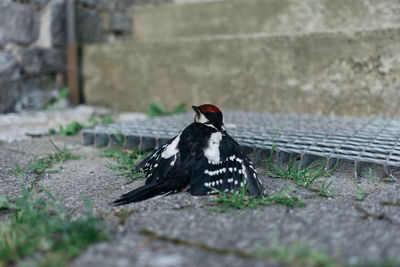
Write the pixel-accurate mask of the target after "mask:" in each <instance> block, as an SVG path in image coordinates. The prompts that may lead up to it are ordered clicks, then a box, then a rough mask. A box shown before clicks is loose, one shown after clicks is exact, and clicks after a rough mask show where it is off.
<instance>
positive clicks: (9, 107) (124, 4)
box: [0, 0, 162, 112]
mask: <svg viewBox="0 0 400 267" xmlns="http://www.w3.org/2000/svg"><path fill="white" fill-rule="evenodd" d="M160 1H161V2H162V0H158V1H157V0H153V1H149V0H147V1H140V0H138V1H136V2H135V1H134V0H76V1H75V2H76V3H75V4H76V32H77V39H78V43H79V44H81V45H82V44H87V43H93V42H105V43H110V42H113V41H115V40H118V39H122V38H127V37H128V36H131V34H132V14H131V12H130V8H131V7H132V5H133V4H135V3H136V4H139V5H140V4H149V3H150V4H157V3H158V2H160ZM66 32H67V31H66V3H65V1H64V0H0V112H10V111H19V110H23V109H39V108H43V107H44V106H45V105H46V104H47V103H48V102H50V101H52V99H54V98H56V97H57V93H58V91H59V89H60V88H61V87H63V86H64V85H65V68H66V55H65V47H66Z"/></svg>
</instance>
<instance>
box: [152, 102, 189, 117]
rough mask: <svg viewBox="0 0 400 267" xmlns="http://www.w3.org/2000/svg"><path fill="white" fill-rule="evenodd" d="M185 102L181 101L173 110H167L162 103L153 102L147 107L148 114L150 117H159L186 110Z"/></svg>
mask: <svg viewBox="0 0 400 267" xmlns="http://www.w3.org/2000/svg"><path fill="white" fill-rule="evenodd" d="M185 106H186V104H185V103H180V104H179V105H177V106H176V107H175V108H174V109H173V110H172V111H167V110H166V109H165V108H164V107H163V106H162V105H161V104H159V103H157V102H153V103H151V104H150V105H149V107H148V108H147V111H146V114H147V116H149V117H157V116H164V115H171V114H179V113H183V112H185Z"/></svg>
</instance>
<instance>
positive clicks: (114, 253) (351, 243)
mask: <svg viewBox="0 0 400 267" xmlns="http://www.w3.org/2000/svg"><path fill="white" fill-rule="evenodd" d="M25 126H26V125H25ZM44 127H45V126H44ZM46 127H47V126H46ZM0 128H1V126H0ZM46 130H47V129H44V131H46ZM50 140H53V141H54V143H55V144H56V145H57V146H59V147H63V146H64V145H65V146H67V147H68V148H71V149H73V153H74V154H76V155H80V156H81V159H79V160H70V161H66V162H64V163H62V164H57V165H54V166H53V169H54V170H58V172H57V173H54V172H51V171H49V172H46V173H45V174H43V175H41V176H40V177H39V176H35V175H34V174H28V175H25V176H24V179H25V181H30V182H32V181H33V182H35V183H36V184H37V185H38V186H43V187H44V188H46V189H48V190H49V191H50V192H51V193H52V194H54V195H55V196H56V197H58V198H60V199H62V201H63V202H64V204H65V205H66V206H67V207H77V209H76V211H75V212H76V213H79V212H82V210H83V208H82V207H83V200H82V198H83V197H86V198H88V199H89V200H90V201H91V202H92V204H93V205H94V211H95V213H96V215H97V216H99V217H100V218H101V219H102V220H104V221H105V223H106V229H105V231H107V232H108V233H109V234H110V239H109V240H107V241H103V242H100V243H97V244H94V245H92V246H90V247H89V248H88V249H87V250H86V251H83V252H82V254H81V255H80V256H79V257H77V258H75V259H74V260H73V261H72V262H71V263H70V265H71V266H280V265H282V264H284V263H287V262H290V259H289V257H290V255H289V252H286V254H287V255H286V254H285V253H284V254H285V255H286V258H285V255H284V256H282V257H279V258H278V257H276V256H271V255H270V256H264V257H255V256H254V254H253V253H252V251H254V250H255V249H257V248H259V247H266V248H269V249H270V250H273V251H278V250H280V251H282V250H283V248H293V247H294V244H297V246H298V247H301V248H309V249H310V250H312V251H320V252H321V253H324V254H326V255H328V256H329V257H330V258H332V259H333V261H334V262H336V263H337V264H338V265H347V264H356V265H360V266H365V265H367V264H369V265H368V266H381V265H382V264H384V263H390V262H391V263H394V264H393V266H396V264H395V263H396V262H397V263H399V264H400V255H399V253H398V252H399V251H400V231H399V229H400V195H399V189H400V185H399V183H398V182H395V181H394V182H393V181H391V182H388V181H385V180H384V179H383V178H384V175H383V171H382V170H381V168H380V167H379V166H373V165H368V166H364V167H363V168H364V169H363V170H362V172H363V173H364V175H363V176H362V177H361V179H360V180H359V181H358V183H355V181H354V180H353V175H352V170H353V166H352V165H351V163H348V162H340V163H339V164H338V166H337V168H336V169H335V170H334V171H332V172H331V174H330V175H327V176H326V177H324V178H321V180H320V181H317V182H316V183H315V185H313V187H312V188H314V189H317V190H309V189H305V188H303V187H300V186H297V185H296V184H295V183H294V182H292V181H290V180H284V179H272V178H270V177H268V176H266V175H262V176H261V178H262V180H263V182H264V184H265V187H266V188H267V189H268V191H269V192H273V191H275V192H276V191H279V190H280V189H281V188H283V187H285V186H290V185H292V187H291V189H290V190H289V191H290V194H291V195H292V196H296V197H298V198H299V199H300V200H301V201H302V202H304V203H305V204H306V206H305V207H295V208H288V207H286V206H283V205H272V206H267V207H260V208H247V209H243V210H230V211H229V212H226V213H220V212H216V211H215V210H213V208H215V204H214V203H212V202H211V201H210V200H211V199H212V198H213V196H204V197H194V196H191V195H190V194H188V193H180V194H175V195H170V196H167V197H162V198H156V199H152V200H148V201H144V202H141V203H136V204H130V205H126V206H122V207H112V206H111V205H110V202H112V201H113V200H115V199H116V198H118V196H119V195H120V194H122V193H124V192H126V191H128V190H130V189H133V188H136V187H138V186H140V185H142V184H143V183H144V181H143V179H138V180H136V181H135V182H133V183H130V184H126V183H127V178H126V177H123V176H119V175H117V174H116V173H115V172H114V171H112V170H110V169H109V168H107V167H106V165H107V164H109V163H113V162H114V160H113V159H109V158H104V157H102V156H101V149H99V148H95V147H91V146H82V145H81V136H73V137H65V136H60V135H55V136H42V137H38V138H29V139H25V140H15V141H11V142H10V141H7V142H2V143H1V144H0V196H7V197H10V198H14V197H18V196H19V192H20V184H19V183H20V181H19V178H18V177H17V175H15V174H13V172H12V170H15V166H16V164H18V165H19V166H21V167H27V166H29V165H30V164H31V163H32V162H33V161H34V160H35V159H36V158H37V157H38V156H39V157H40V156H44V155H47V154H49V153H51V152H54V147H53V146H52V145H51V143H50ZM263 168H264V164H263V163H261V164H259V165H258V169H259V171H262V169H263ZM325 179H326V180H328V181H332V185H331V187H330V189H331V193H332V195H333V197H332V198H323V197H321V196H319V194H318V192H317V191H318V188H320V187H321V184H322V181H323V180H325ZM0 219H1V217H0ZM312 255H314V256H312ZM312 255H311V256H309V257H314V258H316V257H318V256H315V255H316V254H312ZM291 263H292V264H293V262H291ZM295 263H296V262H294V264H295ZM298 265H307V264H305V263H302V262H299V264H298ZM397 266H398V265H397Z"/></svg>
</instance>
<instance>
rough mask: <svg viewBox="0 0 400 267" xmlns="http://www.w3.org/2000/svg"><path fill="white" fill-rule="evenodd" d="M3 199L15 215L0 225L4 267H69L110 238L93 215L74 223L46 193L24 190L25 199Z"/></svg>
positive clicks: (2, 205)
mask: <svg viewBox="0 0 400 267" xmlns="http://www.w3.org/2000/svg"><path fill="white" fill-rule="evenodd" d="M44 195H45V196H46V197H44ZM0 199H1V201H0V206H1V207H2V208H3V209H9V210H10V211H11V213H10V214H8V215H6V217H4V218H3V219H2V222H1V223H0V266H9V265H13V264H16V263H18V262H21V261H25V260H28V262H29V263H31V262H32V261H33V263H34V264H31V265H34V266H56V265H54V264H55V263H57V266H66V265H67V261H68V259H70V258H72V257H75V256H77V255H78V254H79V253H80V252H81V251H82V250H83V249H84V248H86V247H87V246H88V245H89V244H91V243H94V242H97V241H100V240H103V239H105V238H106V235H105V234H104V233H103V232H102V230H101V229H102V228H103V225H102V222H101V221H100V220H99V219H97V218H96V217H94V216H93V215H92V212H91V211H88V212H87V213H85V214H84V215H82V216H80V217H79V218H77V219H71V214H70V212H68V211H67V210H65V208H64V207H63V206H62V205H61V204H60V203H59V201H58V200H56V199H55V197H54V196H53V195H51V194H50V193H49V192H47V191H45V190H43V189H40V190H35V189H33V186H31V187H25V186H23V187H22V198H19V199H16V200H14V201H9V200H7V199H4V198H0ZM60 264H61V265H60Z"/></svg>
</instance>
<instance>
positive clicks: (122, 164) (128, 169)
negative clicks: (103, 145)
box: [103, 149, 147, 181]
mask: <svg viewBox="0 0 400 267" xmlns="http://www.w3.org/2000/svg"><path fill="white" fill-rule="evenodd" d="M146 155H147V152H145V151H134V152H132V153H125V152H124V151H123V150H121V149H105V150H103V157H107V158H114V159H115V160H116V165H112V164H109V165H107V167H108V168H109V169H111V170H113V171H115V172H117V173H118V175H122V176H125V177H127V178H128V179H129V181H133V180H135V179H136V178H140V177H144V173H143V171H142V170H139V171H136V172H134V171H133V170H134V169H135V165H136V164H137V162H138V161H140V160H141V159H143V158H145V157H146Z"/></svg>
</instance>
